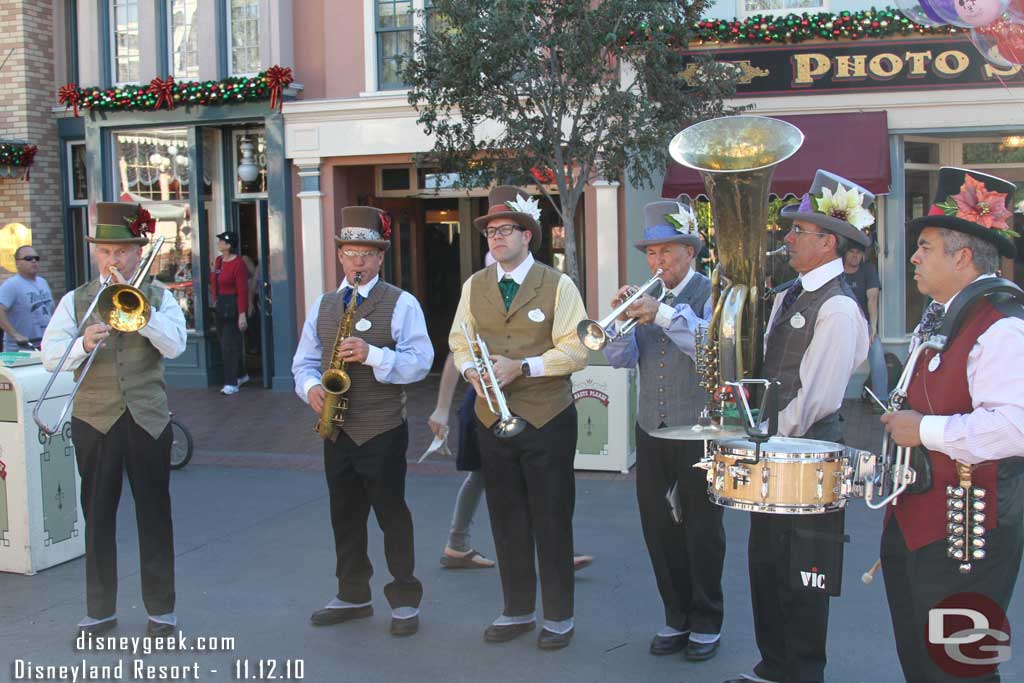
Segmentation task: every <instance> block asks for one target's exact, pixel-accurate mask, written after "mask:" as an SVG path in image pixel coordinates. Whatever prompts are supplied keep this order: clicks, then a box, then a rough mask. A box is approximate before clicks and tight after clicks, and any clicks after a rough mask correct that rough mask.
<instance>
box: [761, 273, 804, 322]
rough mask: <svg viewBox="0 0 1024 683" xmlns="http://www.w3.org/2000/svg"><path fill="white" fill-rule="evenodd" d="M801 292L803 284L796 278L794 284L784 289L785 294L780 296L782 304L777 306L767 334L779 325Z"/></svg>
mask: <svg viewBox="0 0 1024 683" xmlns="http://www.w3.org/2000/svg"><path fill="white" fill-rule="evenodd" d="M803 292H804V285H803V283H802V282H800V281H799V280H797V282H796V284H795V285H793V286H792V287H790V288H789V289H787V290H786V296H784V297H782V305H781V306H779V311H778V312H777V313H776V314H775V320H774V321H773V322H772V329H771V330H768V334H771V333H772V330H774V329H775V328H776V327H778V326H779V323H781V322H782V321H783V319H784V318H785V317H786V313H787V312H788V311H789V309H790V308H792V307H793V304H794V303H795V302H796V300H797V298H798V297H799V296H800V295H801V294H803Z"/></svg>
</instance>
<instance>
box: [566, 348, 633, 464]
mask: <svg viewBox="0 0 1024 683" xmlns="http://www.w3.org/2000/svg"><path fill="white" fill-rule="evenodd" d="M595 355H596V354H591V356H592V358H591V360H592V364H591V365H588V366H587V367H586V368H584V369H583V370H580V371H579V372H575V373H573V375H572V393H573V400H574V401H575V403H576V415H577V423H576V434H577V436H576V460H575V463H574V465H575V468H576V469H578V470H605V471H609V472H622V473H623V474H625V473H627V472H629V468H630V467H632V466H633V463H635V462H636V435H635V433H634V431H633V424H634V423H635V422H636V370H632V369H629V370H626V369H619V370H616V369H615V368H612V367H610V366H608V365H597V364H595V363H593V361H594V360H595V359H594V358H593V356H595ZM601 360H603V358H602V359H601Z"/></svg>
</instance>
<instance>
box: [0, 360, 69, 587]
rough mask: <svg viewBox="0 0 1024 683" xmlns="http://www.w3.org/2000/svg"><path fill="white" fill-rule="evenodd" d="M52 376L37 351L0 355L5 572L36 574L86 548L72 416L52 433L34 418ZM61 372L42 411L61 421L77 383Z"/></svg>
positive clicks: (0, 510) (0, 555) (0, 517)
mask: <svg viewBox="0 0 1024 683" xmlns="http://www.w3.org/2000/svg"><path fill="white" fill-rule="evenodd" d="M49 378H50V373H48V372H47V371H46V370H45V369H44V368H43V365H42V361H41V360H40V357H39V353H38V352H33V353H4V354H0V571H5V572H16V573H19V574H35V573H36V572H38V571H39V570H41V569H46V568H47V567H52V566H54V565H56V564H60V563H62V562H67V561H68V560H72V559H74V558H76V557H79V556H81V555H84V554H85V522H84V519H85V518H84V517H83V515H82V508H81V503H80V502H79V495H78V494H79V491H80V489H81V480H80V479H79V476H78V467H77V465H76V463H75V448H74V446H73V445H72V443H71V418H70V417H67V418H65V421H64V423H63V424H62V425H61V426H60V429H59V430H57V433H56V434H54V435H53V436H47V435H46V433H44V432H43V431H42V430H41V429H39V427H38V426H37V425H36V423H35V421H34V420H33V419H32V411H33V410H34V409H35V405H36V401H37V400H38V398H39V396H40V394H42V392H43V388H44V387H45V386H46V382H47V381H48V380H49ZM73 382H74V380H73V378H72V373H70V372H62V373H60V375H59V376H58V377H57V381H55V382H54V384H53V387H51V389H50V395H49V396H48V397H47V398H46V401H45V402H44V404H43V408H42V410H41V411H40V416H41V417H42V418H43V419H44V420H45V421H47V422H49V423H52V422H53V421H54V420H56V419H57V415H58V414H59V413H60V410H61V408H62V407H63V405H64V402H65V401H66V400H67V397H68V395H70V393H71V388H72V386H73Z"/></svg>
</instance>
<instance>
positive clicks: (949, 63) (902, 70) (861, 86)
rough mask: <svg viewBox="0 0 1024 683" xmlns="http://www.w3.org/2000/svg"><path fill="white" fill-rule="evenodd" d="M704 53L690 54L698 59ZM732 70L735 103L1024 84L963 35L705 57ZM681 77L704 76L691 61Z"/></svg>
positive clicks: (1022, 71)
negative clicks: (737, 100)
mask: <svg viewBox="0 0 1024 683" xmlns="http://www.w3.org/2000/svg"><path fill="white" fill-rule="evenodd" d="M705 52H708V50H700V51H699V52H697V51H695V52H693V53H692V54H694V55H696V54H701V53H705ZM710 52H712V54H713V55H714V57H715V59H716V60H717V61H718V62H719V63H723V62H724V63H728V64H732V65H733V68H735V69H736V71H737V75H738V77H739V80H738V83H737V87H736V94H737V95H738V96H744V95H747V96H769V95H781V94H791V93H794V92H806V93H815V94H816V93H829V94H833V93H836V92H843V91H854V92H855V91H862V92H864V91H884V90H934V89H936V88H963V87H971V88H976V87H979V86H982V87H984V86H990V87H1005V86H1011V85H1020V84H1024V68H1022V67H1020V66H1008V67H999V66H995V65H993V64H990V63H989V62H988V61H986V60H985V58H984V57H982V56H981V54H980V53H979V52H978V50H977V48H975V47H974V45H973V44H971V41H970V40H969V39H968V38H967V36H966V35H965V36H963V37H959V36H953V37H950V38H926V39H906V40H878V41H868V40H858V41H852V42H847V43H840V44H838V45H837V44H836V43H835V42H827V43H826V42H822V43H817V44H812V45H808V44H806V43H801V44H800V45H775V46H770V47H763V48H758V47H753V48H752V47H750V46H746V47H744V48H741V49H723V50H710ZM682 77H683V78H684V79H685V80H686V82H687V83H689V84H690V85H697V84H698V83H699V82H700V81H701V80H702V79H703V78H705V77H706V76H705V75H704V74H703V73H702V69H701V67H700V65H699V64H698V63H697V62H691V63H689V64H688V65H687V66H686V68H685V69H683V72H682Z"/></svg>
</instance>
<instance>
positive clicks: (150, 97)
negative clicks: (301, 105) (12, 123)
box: [57, 66, 294, 116]
mask: <svg viewBox="0 0 1024 683" xmlns="http://www.w3.org/2000/svg"><path fill="white" fill-rule="evenodd" d="M293 80H294V78H293V77H292V70H291V69H290V68H285V67H280V66H272V67H270V68H269V69H267V70H266V71H261V72H260V73H258V74H256V75H255V76H249V77H245V76H232V77H230V78H225V79H223V80H220V81H176V80H174V76H168V77H167V78H159V77H157V78H154V79H153V80H152V81H150V82H149V85H125V86H121V87H116V88H97V87H91V88H81V87H79V86H78V85H77V84H76V83H68V84H67V85H65V86H63V87H61V89H60V90H59V91H58V93H57V99H58V101H59V102H60V103H61V104H63V105H64V106H65V107H66V108H70V109H71V110H72V111H74V114H75V116H79V109H81V108H84V109H89V110H93V111H105V112H106V111H146V110H157V109H161V108H166V109H174V107H175V106H176V105H185V106H193V105H214V104H218V105H219V104H239V103H242V102H258V101H260V100H266V99H269V100H270V108H271V109H280V107H281V105H282V104H283V99H282V91H283V90H284V89H285V88H287V87H288V86H289V85H291V83H292V81H293Z"/></svg>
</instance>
